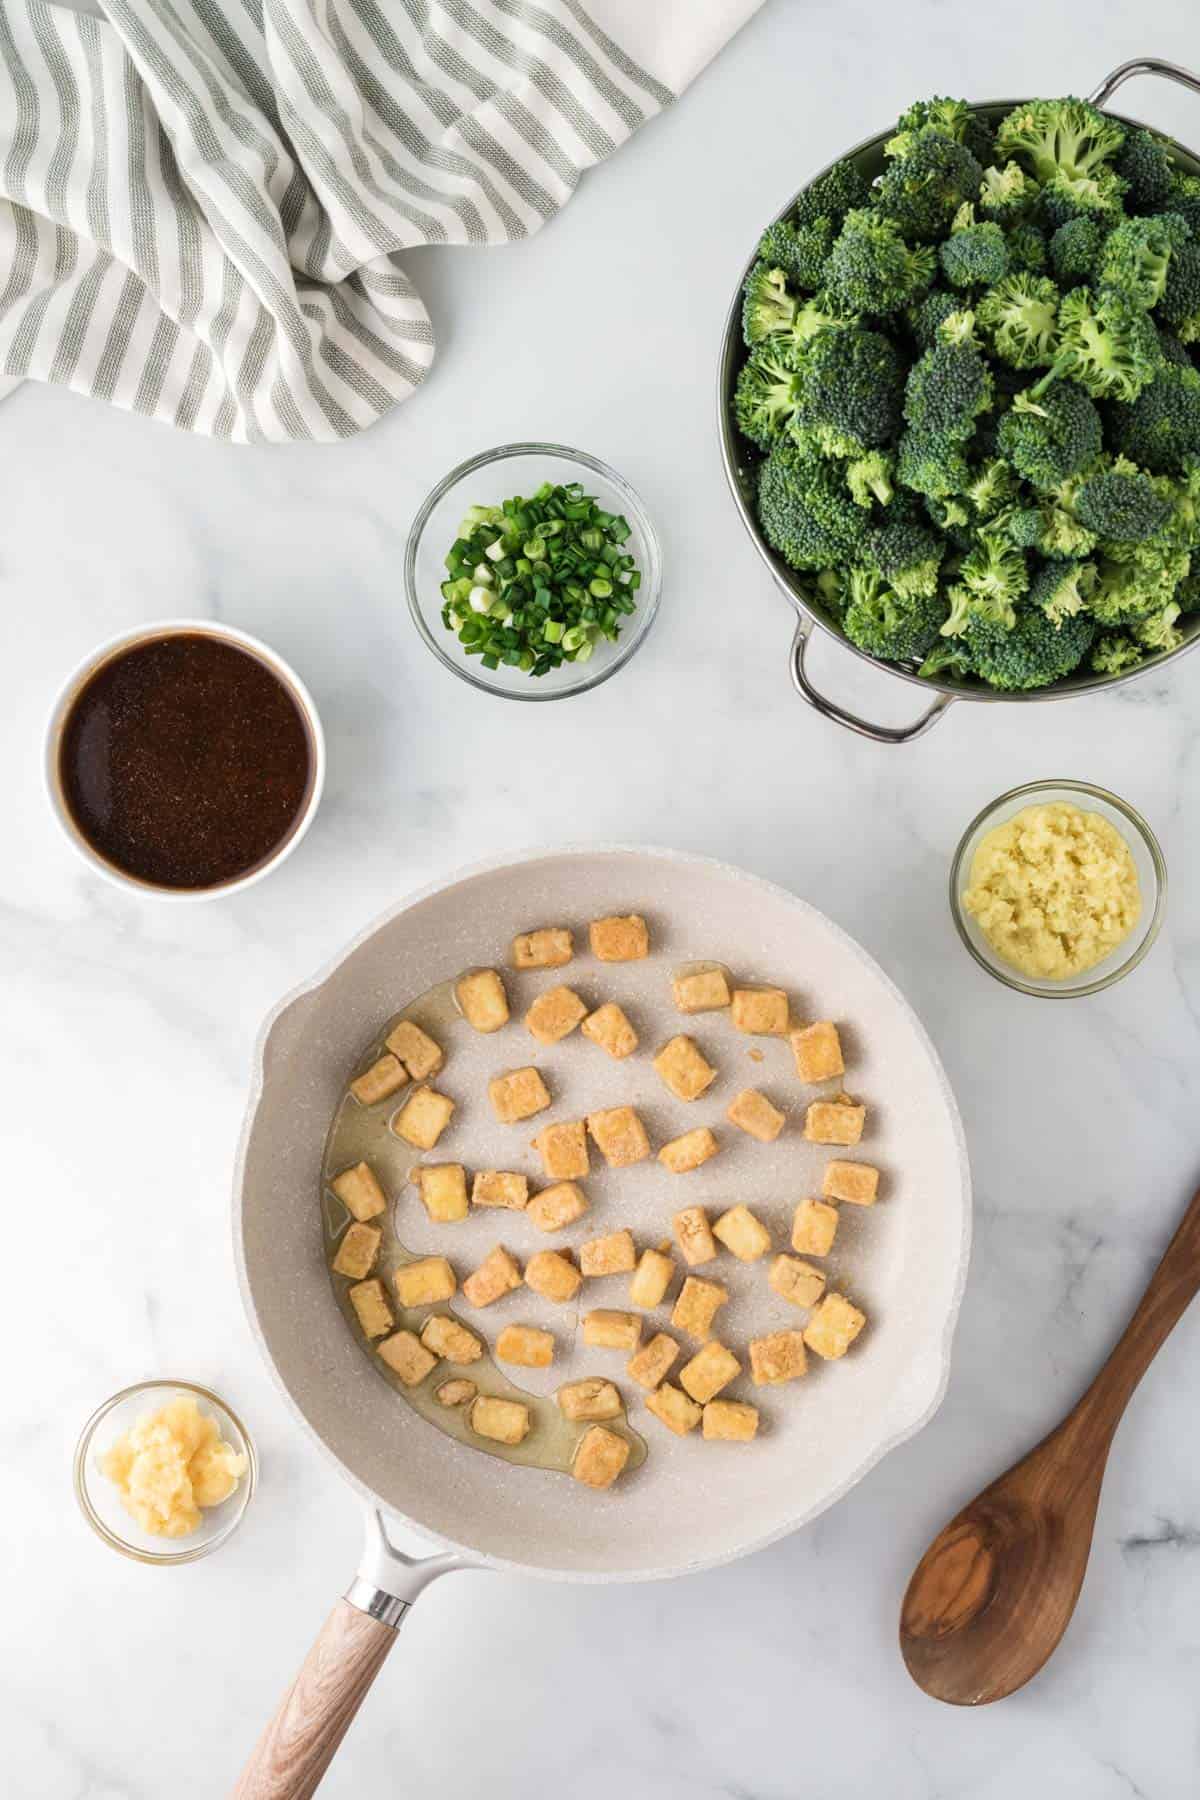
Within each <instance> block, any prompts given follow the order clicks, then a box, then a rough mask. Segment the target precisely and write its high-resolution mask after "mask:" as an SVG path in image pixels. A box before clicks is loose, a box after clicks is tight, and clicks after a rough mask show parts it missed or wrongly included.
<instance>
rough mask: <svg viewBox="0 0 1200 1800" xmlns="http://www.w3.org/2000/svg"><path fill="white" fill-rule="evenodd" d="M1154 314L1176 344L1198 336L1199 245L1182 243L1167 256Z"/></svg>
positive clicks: (1194, 340) (1199, 304) (1191, 342)
mask: <svg viewBox="0 0 1200 1800" xmlns="http://www.w3.org/2000/svg"><path fill="white" fill-rule="evenodd" d="M1158 313H1159V317H1160V318H1161V319H1162V321H1163V324H1164V325H1169V326H1170V327H1171V330H1172V331H1173V332H1174V333H1175V336H1176V337H1177V338H1178V339H1179V341H1180V343H1183V344H1194V343H1195V342H1196V340H1197V338H1200V245H1196V244H1194V243H1193V244H1184V245H1182V246H1181V247H1180V249H1178V250H1177V251H1176V252H1175V255H1174V256H1173V257H1172V258H1171V264H1170V267H1169V268H1168V270H1167V279H1166V282H1165V284H1164V286H1163V291H1162V299H1161V300H1160V301H1159V303H1158Z"/></svg>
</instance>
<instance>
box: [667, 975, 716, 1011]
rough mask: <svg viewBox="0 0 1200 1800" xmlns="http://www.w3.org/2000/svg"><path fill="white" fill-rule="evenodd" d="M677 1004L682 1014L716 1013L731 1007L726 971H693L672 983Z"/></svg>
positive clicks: (676, 978) (679, 976) (677, 977)
mask: <svg viewBox="0 0 1200 1800" xmlns="http://www.w3.org/2000/svg"><path fill="white" fill-rule="evenodd" d="M671 991H672V993H673V994H674V996H675V1004H676V1006H677V1007H678V1008H679V1011H680V1012H681V1013H698V1012H716V1011H718V1010H719V1008H721V1007H722V1006H728V1005H729V982H728V981H727V980H726V978H725V971H724V969H693V970H691V971H690V972H689V973H688V974H686V975H676V976H675V977H674V979H673V980H672V982H671Z"/></svg>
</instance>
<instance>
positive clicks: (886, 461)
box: [846, 450, 896, 506]
mask: <svg viewBox="0 0 1200 1800" xmlns="http://www.w3.org/2000/svg"><path fill="white" fill-rule="evenodd" d="M895 469H896V459H895V457H894V456H892V455H891V453H890V452H889V451H886V450H871V451H868V453H867V454H866V456H856V457H855V458H854V460H853V461H852V462H848V463H847V464H846V486H847V487H848V488H849V489H850V494H851V497H852V499H853V500H854V502H855V504H856V505H857V506H871V505H872V504H873V503H875V502H878V504H879V505H880V506H890V505H891V503H892V498H893V496H894V494H895V492H896V489H895Z"/></svg>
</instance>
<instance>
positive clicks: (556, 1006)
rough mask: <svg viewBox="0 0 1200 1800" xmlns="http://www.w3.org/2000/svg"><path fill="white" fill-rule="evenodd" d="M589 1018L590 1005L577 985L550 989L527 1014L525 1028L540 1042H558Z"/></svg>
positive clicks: (534, 1003) (540, 996)
mask: <svg viewBox="0 0 1200 1800" xmlns="http://www.w3.org/2000/svg"><path fill="white" fill-rule="evenodd" d="M586 1017H587V1007H586V1006H585V1005H584V1003H583V1001H582V1000H581V999H580V998H579V995H578V994H577V993H576V992H575V990H574V988H569V987H556V988H547V989H546V992H545V993H544V994H539V995H538V997H537V999H536V1000H535V1001H534V1002H533V1005H532V1006H531V1007H530V1008H529V1011H528V1012H527V1013H526V1014H525V1029H526V1031H528V1032H529V1033H530V1034H531V1035H532V1036H533V1037H535V1038H536V1039H537V1041H538V1043H539V1044H557V1043H558V1041H559V1039H560V1038H565V1037H569V1036H570V1034H571V1032H573V1031H574V1029H575V1027H576V1026H577V1025H578V1024H579V1023H580V1022H581V1021H582V1020H583V1019H585V1018H586Z"/></svg>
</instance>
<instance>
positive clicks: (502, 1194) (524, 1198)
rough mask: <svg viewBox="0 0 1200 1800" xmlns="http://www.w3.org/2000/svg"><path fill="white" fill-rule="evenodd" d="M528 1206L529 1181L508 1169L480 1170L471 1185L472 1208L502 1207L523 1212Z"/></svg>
mask: <svg viewBox="0 0 1200 1800" xmlns="http://www.w3.org/2000/svg"><path fill="white" fill-rule="evenodd" d="M528 1204H529V1181H528V1179H527V1177H526V1176H524V1175H518V1174H516V1173H514V1172H513V1171H512V1170H509V1169H480V1170H479V1172H478V1174H477V1175H476V1177H475V1180H474V1181H473V1182H472V1184H471V1205H472V1206H504V1207H507V1209H508V1211H509V1212H524V1210H525V1208H526V1206H527V1205H528Z"/></svg>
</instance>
